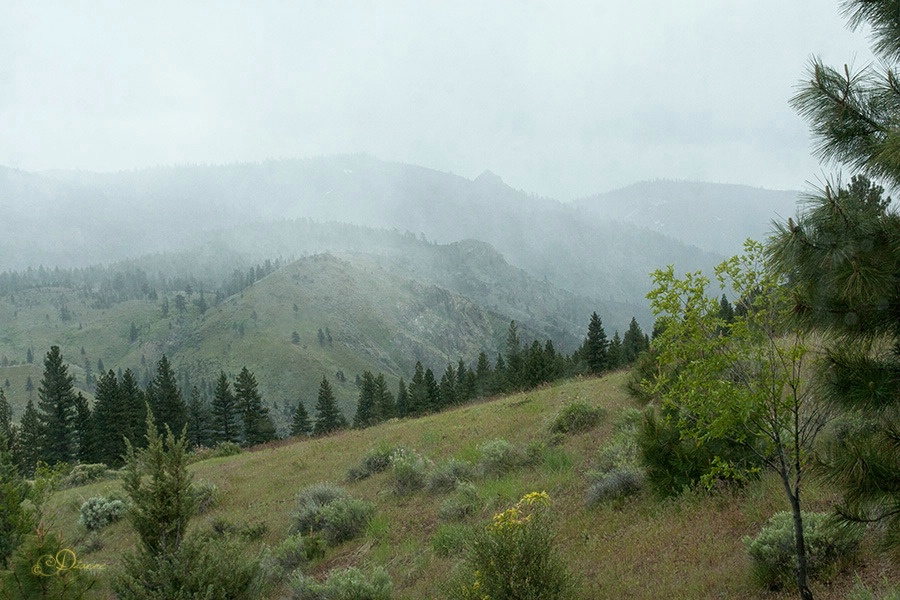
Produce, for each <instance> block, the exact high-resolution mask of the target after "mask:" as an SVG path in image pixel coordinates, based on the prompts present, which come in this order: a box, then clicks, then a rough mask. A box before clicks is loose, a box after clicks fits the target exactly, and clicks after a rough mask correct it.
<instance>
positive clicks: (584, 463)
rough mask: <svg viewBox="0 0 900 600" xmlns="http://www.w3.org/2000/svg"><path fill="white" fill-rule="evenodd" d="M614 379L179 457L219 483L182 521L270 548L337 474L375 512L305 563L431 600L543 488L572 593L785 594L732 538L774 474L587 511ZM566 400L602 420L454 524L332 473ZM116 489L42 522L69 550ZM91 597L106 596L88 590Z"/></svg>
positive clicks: (420, 497) (110, 555)
mask: <svg viewBox="0 0 900 600" xmlns="http://www.w3.org/2000/svg"><path fill="white" fill-rule="evenodd" d="M625 376H626V375H625V374H624V373H614V374H612V375H609V376H607V377H604V378H603V379H584V380H575V381H569V382H565V383H562V384H559V385H555V386H549V387H545V388H542V389H539V390H535V391H532V392H528V393H526V394H518V395H515V396H510V397H507V398H500V399H496V400H493V401H489V402H483V403H480V404H475V405H470V406H466V407H463V408H459V409H457V410H453V411H448V412H446V413H441V414H437V415H432V416H429V417H425V418H421V419H415V420H401V421H393V422H389V423H386V424H383V425H380V426H378V427H373V428H370V429H366V430H363V431H346V432H342V433H340V434H338V435H335V436H331V437H327V438H319V439H312V440H307V441H298V442H289V443H281V444H273V445H271V446H269V447H265V448H261V449H258V450H256V451H253V452H245V453H243V454H240V455H237V456H231V457H225V458H217V459H210V460H206V461H202V462H199V463H196V464H194V465H192V466H191V470H192V472H193V473H194V476H195V477H196V478H198V479H203V480H205V481H209V482H212V483H214V484H216V485H218V486H219V488H220V490H221V496H222V497H221V502H220V503H219V504H218V505H217V506H216V507H215V508H213V509H212V510H211V511H210V512H209V513H207V514H205V515H203V516H201V517H197V518H196V519H195V521H194V522H193V524H192V527H200V528H204V527H209V526H210V524H211V523H212V522H213V521H214V520H215V519H226V520H228V521H229V522H233V523H237V524H240V523H249V524H253V523H264V524H265V525H266V526H267V532H266V534H265V535H264V537H263V539H262V540H261V541H259V542H256V544H261V543H266V544H269V545H273V546H274V545H275V544H277V543H279V542H281V541H282V540H283V539H284V538H285V537H286V536H287V535H288V528H289V526H290V523H291V514H292V512H293V510H294V508H295V504H296V503H295V497H296V494H297V492H298V491H299V490H300V489H301V488H302V487H304V486H307V485H310V484H313V483H316V482H321V481H334V482H341V485H344V486H346V487H347V489H348V490H349V491H350V493H351V494H353V495H354V496H357V497H360V498H363V499H366V500H369V501H371V502H373V503H375V505H376V517H375V519H374V520H373V521H372V522H371V523H370V524H369V526H368V528H367V530H366V533H365V534H364V535H363V537H361V538H359V539H357V540H354V541H351V542H347V543H344V544H342V545H340V546H337V547H335V548H331V549H329V550H328V551H327V553H326V556H325V557H324V558H323V559H321V560H319V561H317V562H314V563H313V564H312V565H311V566H310V567H309V572H311V573H312V574H313V575H315V576H324V574H325V573H326V572H327V571H328V570H330V569H332V568H336V567H345V566H351V565H352V566H359V567H370V566H375V565H381V566H384V567H385V568H386V569H387V570H388V572H389V573H390V575H391V577H392V579H393V581H394V588H395V597H396V598H405V599H410V600H417V599H420V598H436V597H437V598H439V597H442V594H441V589H442V586H443V585H444V584H445V583H446V582H447V581H448V579H449V577H450V575H451V573H452V572H453V570H454V568H455V567H456V566H457V565H458V564H459V562H460V561H461V560H462V559H461V556H460V555H459V554H458V553H456V552H455V551H452V550H453V548H455V545H456V544H457V537H458V535H459V533H460V532H461V531H462V530H463V529H464V528H465V527H467V526H474V527H479V526H482V525H483V524H485V523H487V522H488V520H489V519H490V518H491V515H492V514H493V513H494V512H497V511H499V510H503V509H505V508H507V507H509V506H510V505H512V504H514V503H515V502H516V501H517V500H518V499H519V498H520V497H521V496H522V495H523V494H524V493H527V492H530V491H546V492H547V493H548V494H549V495H550V497H551V499H552V505H551V506H552V511H553V514H554V517H553V518H554V523H555V526H556V528H557V532H558V538H557V541H558V543H559V545H560V548H561V551H562V554H563V556H564V557H565V559H566V561H567V563H568V564H569V566H570V568H571V569H572V571H573V572H574V573H575V574H576V575H577V576H578V577H579V579H580V581H581V591H580V595H579V596H578V599H579V600H582V599H583V600H589V599H594V598H623V597H634V598H671V597H682V598H758V599H764V598H789V597H792V595H791V594H787V593H782V594H781V595H777V594H772V593H769V592H767V591H765V590H762V589H760V588H759V587H757V586H756V585H755V583H754V582H753V580H752V578H751V576H750V575H749V566H750V563H749V558H748V557H747V554H746V551H745V549H744V546H743V544H742V543H741V538H742V537H743V536H745V535H752V534H755V533H756V532H757V531H758V530H759V528H760V527H761V526H762V524H763V523H764V522H765V521H766V519H768V517H769V516H771V515H772V514H773V513H775V512H778V511H780V510H784V509H785V503H784V501H783V498H782V493H783V492H782V491H781V489H780V488H779V486H778V482H777V481H776V480H775V479H774V478H770V477H764V478H763V479H762V480H761V481H759V482H757V483H754V484H752V485H750V486H749V487H747V488H746V489H744V490H740V491H738V492H734V493H724V494H721V495H718V496H713V497H709V496H704V495H699V494H698V495H694V494H687V495H685V496H682V497H679V498H676V499H674V500H669V501H665V502H661V501H659V500H657V499H655V498H653V497H651V496H650V495H649V494H646V493H645V494H641V495H638V496H636V497H634V498H630V499H628V500H627V501H626V502H625V503H624V504H622V505H617V506H608V505H599V506H597V507H595V508H592V509H586V508H585V506H584V495H585V491H586V489H587V486H588V480H587V478H586V477H585V473H586V472H587V470H588V469H589V468H590V463H591V460H592V458H593V457H594V456H595V453H596V449H597V448H598V447H599V446H600V445H601V444H602V443H603V442H604V440H605V439H606V438H607V437H608V436H609V435H610V433H611V430H612V423H613V421H614V420H615V419H614V418H615V416H616V414H618V412H619V411H620V410H621V409H622V408H624V407H626V406H630V405H631V404H630V400H629V399H628V398H627V397H626V395H625V394H624V392H623V391H621V387H622V384H623V382H624V380H625ZM575 400H583V401H586V402H588V403H590V404H593V405H599V406H603V407H604V408H605V409H607V410H608V411H609V414H610V417H611V418H609V419H606V420H604V422H603V423H601V424H600V426H598V427H597V428H596V429H594V430H591V431H588V432H583V433H578V434H574V435H570V436H567V437H566V439H565V440H564V441H563V443H562V444H561V445H560V446H558V447H553V448H550V449H546V450H545V451H544V454H543V461H542V462H541V463H539V464H538V465H535V466H533V467H525V468H522V469H518V470H516V471H514V472H512V473H509V474H507V475H506V476H504V477H501V478H499V479H485V480H479V481H476V486H477V488H478V493H479V496H480V497H481V498H482V499H483V500H484V507H483V508H482V510H481V511H480V512H477V513H476V514H475V515H473V516H471V517H469V518H468V519H467V520H466V521H465V522H464V523H462V524H459V525H448V524H447V523H446V522H443V521H441V519H440V518H439V517H438V508H439V506H440V504H441V502H442V501H443V500H444V499H445V498H447V497H448V496H447V495H432V494H428V493H426V492H424V491H422V492H417V493H414V494H411V495H409V496H403V497H397V496H395V495H393V494H391V493H390V482H389V479H388V474H387V473H379V474H376V475H373V476H372V477H369V478H368V479H365V480H363V481H360V482H357V483H352V484H347V483H345V482H343V478H344V475H345V474H346V472H347V470H348V469H349V468H350V467H351V466H353V465H355V464H357V463H358V461H359V460H360V458H361V457H362V456H364V455H365V453H366V452H367V451H369V450H370V449H371V448H372V447H374V446H376V445H377V444H379V443H384V444H390V445H407V446H410V447H412V448H414V449H415V450H417V451H418V452H420V453H422V454H423V455H425V456H426V457H428V458H430V459H431V460H434V461H436V462H438V461H440V460H444V459H447V458H449V457H456V458H459V459H468V460H472V459H473V454H474V452H475V449H476V448H477V446H478V445H479V444H481V443H483V442H484V441H487V440H490V439H495V438H498V437H502V438H505V439H507V440H509V441H510V442H512V443H515V444H523V445H525V444H527V443H528V442H529V441H533V440H540V439H542V436H545V435H546V433H545V429H544V425H545V423H546V422H547V419H548V418H549V417H551V416H552V415H553V414H555V412H556V411H557V410H559V408H561V407H562V406H564V405H566V404H569V403H571V402H573V401H575ZM526 406H527V407H528V409H527V410H525V409H524V407H526ZM118 487H119V484H118V483H117V482H109V481H107V482H102V483H98V484H95V485H91V486H86V487H82V488H75V489H71V490H65V491H62V492H60V493H58V494H56V496H55V497H54V499H53V502H52V506H53V511H52V512H53V514H54V517H53V519H52V523H53V525H55V526H56V527H59V528H60V529H61V530H62V531H63V533H64V536H65V539H66V540H68V541H71V543H73V544H74V545H75V546H76V548H78V547H79V544H80V543H81V541H80V540H84V538H85V533H84V531H83V530H82V528H80V526H78V525H77V519H78V508H79V507H80V504H81V502H82V501H83V499H85V498H88V497H90V496H96V495H103V494H108V493H109V492H111V491H113V490H115V489H118ZM806 494H807V500H808V504H807V508H808V510H826V509H827V508H828V507H829V506H830V504H831V503H832V502H833V501H834V497H833V494H831V493H830V492H829V491H828V490H827V489H826V488H823V487H821V486H820V485H817V484H816V483H815V482H812V481H811V482H810V483H809V485H808V487H807V489H806ZM101 535H102V537H101V540H102V543H103V548H102V549H100V550H97V551H94V552H85V553H84V556H83V559H84V560H86V561H89V562H91V563H106V564H109V565H110V568H114V567H115V565H117V564H118V563H119V561H120V557H121V553H122V552H123V551H126V550H128V549H129V548H130V547H131V546H132V544H133V543H134V540H133V539H132V534H131V533H130V532H129V530H128V526H127V524H126V523H124V522H120V523H116V524H113V525H112V526H110V527H109V528H107V529H105V530H103V531H102V532H101ZM435 540H437V542H435ZM436 543H437V545H438V548H439V550H438V551H436V548H435V544H436ZM79 558H82V556H81V554H79ZM854 570H855V571H856V572H858V573H859V576H860V578H861V579H862V580H863V581H864V582H866V583H870V584H872V585H876V584H878V583H879V581H881V580H882V579H883V578H884V577H889V578H891V577H893V578H896V577H897V576H898V575H900V571H898V568H897V566H896V564H893V563H891V562H890V561H889V560H887V559H884V558H880V557H878V556H876V555H875V554H873V553H872V552H871V551H870V550H867V551H864V554H863V559H862V561H861V562H860V563H858V564H857V566H856V567H855V568H854ZM854 577H855V575H854V573H853V572H845V573H841V574H839V575H837V576H836V578H835V579H834V580H833V581H832V582H830V583H828V584H825V583H816V584H815V586H814V589H813V591H814V592H815V593H816V597H817V598H824V599H831V598H834V599H836V598H841V597H843V595H844V594H845V593H847V592H848V591H849V590H850V589H852V587H853V585H854V584H855V579H854ZM95 597H98V598H102V597H104V596H103V593H102V592H99V593H98V595H96V596H95Z"/></svg>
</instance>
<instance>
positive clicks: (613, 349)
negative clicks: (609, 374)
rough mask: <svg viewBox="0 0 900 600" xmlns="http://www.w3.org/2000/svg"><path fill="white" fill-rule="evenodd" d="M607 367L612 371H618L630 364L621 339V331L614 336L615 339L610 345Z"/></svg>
mask: <svg viewBox="0 0 900 600" xmlns="http://www.w3.org/2000/svg"><path fill="white" fill-rule="evenodd" d="M606 360H607V366H608V367H609V368H610V369H618V368H619V367H621V366H622V365H625V364H627V363H628V361H627V360H626V359H625V348H624V347H623V344H622V338H620V337H619V330H618V329H616V332H615V333H614V334H613V339H612V341H611V342H610V343H609V349H608V350H607V352H606Z"/></svg>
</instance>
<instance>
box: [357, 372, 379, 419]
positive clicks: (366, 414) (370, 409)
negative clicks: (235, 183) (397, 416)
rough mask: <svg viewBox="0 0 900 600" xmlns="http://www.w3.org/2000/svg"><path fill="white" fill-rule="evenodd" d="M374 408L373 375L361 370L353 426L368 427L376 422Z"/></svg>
mask: <svg viewBox="0 0 900 600" xmlns="http://www.w3.org/2000/svg"><path fill="white" fill-rule="evenodd" d="M377 420H378V419H377V414H376V408H375V377H373V376H372V373H371V372H369V371H363V374H362V379H361V380H360V383H359V399H358V400H357V402H356V415H354V417H353V426H354V427H357V428H360V429H362V428H364V427H369V426H370V425H374V424H375V423H376V422H377Z"/></svg>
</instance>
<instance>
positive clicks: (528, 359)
mask: <svg viewBox="0 0 900 600" xmlns="http://www.w3.org/2000/svg"><path fill="white" fill-rule="evenodd" d="M523 354H524V356H525V362H524V370H523V375H524V379H523V383H524V385H525V387H526V388H527V389H532V388H536V387H537V386H539V385H541V384H542V383H546V382H547V381H549V378H548V370H547V364H546V361H545V360H544V349H543V347H541V343H540V342H539V341H537V340H534V341H532V342H531V346H530V347H529V348H528V349H527V350H526V351H525V352H524V353H523Z"/></svg>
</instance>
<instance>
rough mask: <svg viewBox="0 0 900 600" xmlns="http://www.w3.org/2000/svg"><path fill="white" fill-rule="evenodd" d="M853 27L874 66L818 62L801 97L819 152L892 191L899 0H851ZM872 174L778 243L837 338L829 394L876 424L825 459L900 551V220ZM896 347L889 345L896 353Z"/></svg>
mask: <svg viewBox="0 0 900 600" xmlns="http://www.w3.org/2000/svg"><path fill="white" fill-rule="evenodd" d="M844 6H845V11H846V14H847V15H848V16H849V18H850V24H851V25H852V26H853V27H854V28H859V27H862V26H866V27H868V28H869V29H870V30H871V32H872V37H873V40H874V44H873V50H874V52H875V54H876V55H877V56H878V58H879V59H880V61H879V62H880V63H881V64H880V65H879V66H877V67H874V66H868V67H865V68H864V69H863V70H861V71H859V72H851V70H850V69H849V68H848V67H846V66H845V67H844V68H843V69H834V68H831V67H828V66H826V65H824V64H823V63H822V61H821V60H820V59H819V58H815V59H814V60H813V61H812V65H811V68H810V69H809V73H808V79H807V80H806V81H804V82H803V83H802V84H801V85H802V87H801V88H800V91H799V92H798V93H797V95H796V96H794V98H793V99H792V104H793V106H794V108H795V109H797V110H798V112H799V113H800V114H801V115H802V116H804V117H805V118H806V119H807V120H808V121H809V123H810V127H811V129H812V133H813V136H814V138H815V139H816V141H817V142H818V144H817V149H816V152H817V154H818V155H819V157H820V158H822V159H824V160H825V161H828V162H832V163H837V164H843V165H846V166H847V167H848V168H850V169H852V170H854V171H858V172H861V173H862V174H864V175H866V176H868V177H874V178H880V179H882V180H883V181H884V182H885V183H886V184H887V185H888V186H889V187H896V186H897V185H898V184H900V154H898V152H897V140H898V134H900V120H898V114H900V109H898V107H900V88H898V85H897V75H896V69H895V67H896V62H897V59H898V57H900V35H898V30H900V17H898V11H897V4H896V2H893V1H889V0H850V1H848V2H846V3H845V4H844ZM882 192H883V190H882V188H881V187H880V186H878V185H875V184H873V183H872V182H871V181H870V180H869V179H868V178H866V177H854V178H853V179H851V182H850V185H849V186H847V187H846V188H845V187H844V186H842V185H841V183H840V181H839V180H838V181H837V182H836V183H829V184H827V185H826V186H825V189H824V190H820V191H817V192H815V193H814V194H812V195H811V197H809V198H808V209H807V211H806V212H805V213H804V214H802V215H800V216H799V217H798V219H797V222H796V223H795V222H793V220H792V219H789V220H788V222H787V223H786V224H784V223H782V224H780V225H778V227H777V231H776V234H775V236H774V237H773V240H772V244H771V246H770V249H771V256H772V258H773V259H774V262H775V264H776V265H777V268H779V270H780V271H782V272H784V273H786V274H787V276H788V280H789V281H790V282H791V284H793V287H794V298H795V304H796V305H795V314H796V315H797V316H798V317H799V319H800V321H801V322H802V323H803V325H804V326H806V327H807V328H809V329H813V330H818V331H822V332H825V333H826V334H831V335H830V336H829V337H831V338H833V339H835V340H837V341H835V342H832V344H831V347H830V348H829V352H828V353H827V360H826V366H825V367H824V368H823V370H822V371H821V374H820V380H821V382H822V383H823V384H824V387H825V391H826V394H827V395H828V396H830V397H831V399H833V400H835V401H837V402H838V403H839V404H840V405H842V406H843V407H844V408H845V409H846V410H848V411H849V412H851V413H856V415H857V416H859V415H862V416H864V417H865V418H866V419H867V420H868V421H869V423H867V424H866V425H865V426H863V427H861V428H859V430H858V431H855V432H854V433H853V435H848V436H843V437H842V438H841V439H839V440H836V441H835V443H834V444H833V445H831V446H830V447H829V448H828V449H827V451H826V452H825V453H824V455H823V458H824V461H825V463H826V465H827V468H828V471H829V473H830V475H831V477H832V479H833V480H834V481H835V482H836V483H837V484H838V485H839V486H840V488H841V489H842V491H843V495H844V503H843V506H842V507H841V511H840V512H841V513H842V514H843V515H845V516H847V517H849V518H853V519H858V520H863V521H872V520H878V521H882V523H883V524H884V526H885V532H886V536H885V539H886V540H887V541H888V542H889V544H890V545H892V546H894V547H895V548H896V547H897V546H900V394H898V393H897V390H898V389H900V316H898V315H900V313H898V310H897V307H898V306H900V286H898V285H897V282H898V274H900V244H898V241H900V216H898V215H897V213H896V212H895V211H892V210H888V208H887V207H888V205H889V202H890V199H889V198H883V197H882ZM888 348H890V350H887V349H888Z"/></svg>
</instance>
